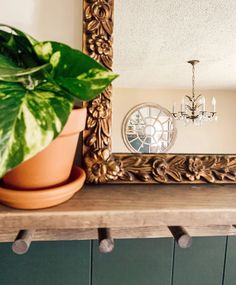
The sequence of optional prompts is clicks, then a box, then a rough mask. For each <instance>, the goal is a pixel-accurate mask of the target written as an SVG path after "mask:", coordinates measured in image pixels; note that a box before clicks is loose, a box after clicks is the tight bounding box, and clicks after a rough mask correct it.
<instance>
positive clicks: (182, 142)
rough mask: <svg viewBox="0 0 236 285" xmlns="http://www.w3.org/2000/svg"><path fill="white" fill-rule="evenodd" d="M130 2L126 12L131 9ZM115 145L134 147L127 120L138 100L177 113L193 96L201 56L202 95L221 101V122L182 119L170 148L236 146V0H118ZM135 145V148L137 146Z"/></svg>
mask: <svg viewBox="0 0 236 285" xmlns="http://www.w3.org/2000/svg"><path fill="white" fill-rule="evenodd" d="M124 6H125V7H126V13H125V15H124V12H123V11H124ZM114 12H115V17H114V19H115V22H114V59H113V60H114V65H113V69H114V70H115V71H116V72H117V73H119V74H120V77H119V79H118V80H117V81H116V82H115V84H114V88H113V123H112V131H113V133H112V141H113V143H112V148H113V149H112V151H113V152H128V150H127V147H126V146H125V143H124V142H123V140H122V136H121V131H120V130H121V127H122V121H123V119H124V117H125V116H126V114H127V113H128V112H129V110H130V109H132V108H133V107H134V106H136V105H138V104H141V103H143V102H153V103H155V104H159V105H161V106H163V107H164V108H166V109H168V110H169V111H170V112H172V106H173V104H176V105H175V106H176V110H180V109H181V106H180V104H181V101H182V98H183V97H184V96H185V95H191V88H192V86H191V85H192V84H191V79H192V78H191V77H192V76H191V70H192V69H191V66H190V65H189V64H187V63H186V62H187V61H188V60H191V59H199V60H200V61H201V64H200V65H198V67H197V73H196V78H195V79H196V94H202V96H204V98H205V99H206V102H205V104H206V110H209V111H211V110H212V98H213V97H214V98H215V99H216V102H217V113H218V114H219V118H218V121H214V120H213V121H212V122H206V123H205V124H203V125H202V126H199V127H197V126H194V125H193V124H189V125H187V126H185V125H184V122H183V121H176V127H177V131H178V135H177V137H176V141H175V144H174V145H173V147H171V149H170V150H167V152H170V153H217V154H220V153H222V154H229V153H236V144H235V141H236V132H235V131H234V129H235V124H236V112H235V106H236V79H235V74H236V21H235V14H236V1H215V0H199V1H182V0H177V1H172V0H159V1H155V0H148V1H140V0H137V1H133V0H120V1H115V6H114ZM130 151H131V150H129V152H130Z"/></svg>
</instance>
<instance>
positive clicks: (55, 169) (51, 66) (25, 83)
mask: <svg viewBox="0 0 236 285" xmlns="http://www.w3.org/2000/svg"><path fill="white" fill-rule="evenodd" d="M116 77H117V75H116V74H114V73H112V72H111V71H109V70H108V69H106V68H105V67H104V66H102V65H101V64H99V63H98V62H96V61H95V60H93V59H92V58H90V57H89V56H87V55H85V54H83V53H82V52H80V51H78V50H75V49H73V48H71V47H69V46H67V45H65V44H63V43H58V42H52V41H45V42H39V41H37V40H35V39H34V38H32V37H31V36H30V35H28V34H26V33H24V32H22V31H20V30H18V29H16V28H13V27H10V26H7V25H0V178H1V177H3V182H4V184H3V185H2V187H1V188H0V201H1V202H2V203H5V204H7V205H10V206H13V207H17V208H41V207H46V206H52V205H55V204H57V203H61V202H62V201H64V200H66V199H68V198H70V197H71V196H72V195H73V194H74V192H75V191H76V190H78V189H75V188H79V187H81V186H82V185H81V184H83V181H82V182H81V181H80V184H78V183H77V184H78V185H74V186H73V187H72V186H71V185H72V184H73V183H74V184H76V183H75V182H78V180H79V177H82V180H84V173H83V171H81V169H79V168H75V169H73V173H72V174H73V175H74V176H73V175H72V181H71V180H68V179H69V176H70V172H71V167H72V164H73V158H74V153H75V149H76V144H77V141H78V133H79V131H81V130H82V129H83V127H84V125H85V121H86V109H83V108H82V109H78V108H74V107H75V102H77V103H78V102H82V101H88V100H91V99H93V98H95V97H96V96H97V95H98V94H100V93H101V92H102V91H103V90H104V89H105V88H106V87H107V86H108V85H109V84H110V83H111V82H112V80H114V79H115V78H116ZM62 141H63V142H62ZM64 141H66V142H67V143H68V145H64V143H65V142H64ZM67 151H69V153H67ZM60 159H61V160H62V161H61V162H60ZM26 178H29V179H28V180H27V181H25V179H26ZM44 178H46V180H49V181H45V180H44ZM48 178H49V179H48ZM68 185H69V186H70V188H71V187H72V188H73V191H74V192H73V191H72V190H71V189H70V191H69V194H68V193H64V192H65V188H66V186H68ZM44 188H45V189H44ZM34 189H36V190H37V191H34ZM42 189H44V190H42ZM47 193H48V194H47ZM40 195H41V196H42V197H41V196H40ZM48 195H49V196H48ZM54 195H58V197H59V196H60V195H61V196H60V197H59V198H55V197H54ZM15 198H16V199H18V198H19V199H21V201H20V202H18V201H16V202H15ZM41 198H42V199H41ZM40 199H41V200H42V201H41V200H40ZM25 201H26V202H27V203H26V204H27V205H25V203H24V202H25ZM45 201H46V203H45ZM34 202H35V203H36V205H35V204H34Z"/></svg>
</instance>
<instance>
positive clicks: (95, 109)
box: [83, 0, 236, 184]
mask: <svg viewBox="0 0 236 285" xmlns="http://www.w3.org/2000/svg"><path fill="white" fill-rule="evenodd" d="M83 1H84V2H83V5H84V7H83V51H84V52H85V53H87V54H88V55H90V56H91V57H92V58H94V59H96V60H97V61H99V62H100V63H102V64H103V65H105V66H106V67H107V68H109V69H112V59H113V52H112V33H113V9H114V0H83ZM85 106H86V107H87V110H88V117H87V125H86V130H85V131H84V132H83V157H84V167H85V169H86V172H87V182H89V183H168V184H177V183H185V184H186V183H188V184H197V183H217V184H226V183H236V155H225V154H224V155H220V154H219V155H218V154H217V155H216V154H213V155H211V154H205V155H204V154H202V155H196V154H126V153H122V154H120V153H112V152H111V143H112V141H111V128H112V121H111V118H112V88H111V87H109V88H107V90H106V91H105V92H103V93H102V94H101V95H100V96H99V97H98V98H96V99H95V100H93V101H92V102H89V103H86V104H85Z"/></svg>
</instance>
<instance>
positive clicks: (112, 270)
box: [0, 237, 236, 285]
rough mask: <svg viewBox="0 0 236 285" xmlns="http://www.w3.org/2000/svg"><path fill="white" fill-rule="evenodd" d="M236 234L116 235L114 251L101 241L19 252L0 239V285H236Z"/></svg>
mask: <svg viewBox="0 0 236 285" xmlns="http://www.w3.org/2000/svg"><path fill="white" fill-rule="evenodd" d="M235 268H236V237H229V238H227V237H212V238H194V239H193V245H192V247H191V248H189V249H180V248H179V247H178V246H177V245H176V244H175V243H174V241H173V239H171V238H169V239H167V238H162V239H127V240H115V249H114V251H113V252H112V253H110V254H100V253H99V252H98V244H97V241H65V242H33V243H32V244H31V247H30V250H29V252H28V253H27V254H25V255H22V256H18V255H16V254H14V253H12V251H11V243H0V285H234V284H235V280H236V270H235Z"/></svg>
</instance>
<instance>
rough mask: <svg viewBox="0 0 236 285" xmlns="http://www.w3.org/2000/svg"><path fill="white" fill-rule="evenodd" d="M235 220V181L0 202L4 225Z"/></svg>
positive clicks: (90, 188) (97, 188) (110, 188)
mask: <svg viewBox="0 0 236 285" xmlns="http://www.w3.org/2000/svg"><path fill="white" fill-rule="evenodd" d="M232 224H236V186H235V185H225V186H219V185H202V186H200V185H199V186H194V187H193V186H191V185H178V186H177V185H175V186H174V185H172V186H171V185H169V186H167V185H165V186H162V185H87V186H85V187H84V188H83V189H82V191H80V192H79V193H77V194H76V195H75V196H74V197H73V198H72V199H71V200H70V201H68V202H66V203H64V204H61V205H59V206H57V207H52V208H48V209H42V210H31V211H23V210H15V209H10V208H8V207H5V206H0V230H1V231H2V232H4V231H6V230H10V229H18V230H19V229H79V228H84V229H85V228H106V227H107V228H117V227H118V228H124V227H126V228H137V227H155V226H183V227H185V226H209V225H232Z"/></svg>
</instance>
